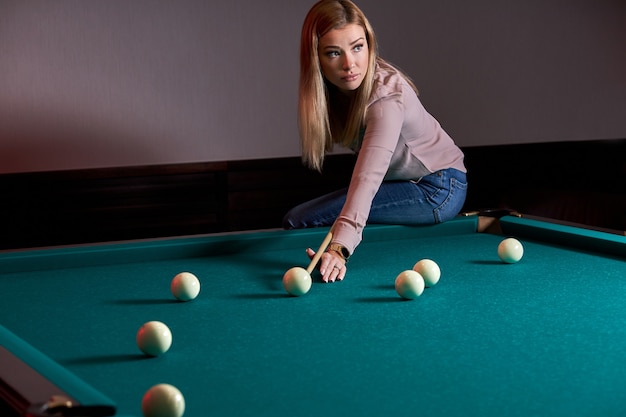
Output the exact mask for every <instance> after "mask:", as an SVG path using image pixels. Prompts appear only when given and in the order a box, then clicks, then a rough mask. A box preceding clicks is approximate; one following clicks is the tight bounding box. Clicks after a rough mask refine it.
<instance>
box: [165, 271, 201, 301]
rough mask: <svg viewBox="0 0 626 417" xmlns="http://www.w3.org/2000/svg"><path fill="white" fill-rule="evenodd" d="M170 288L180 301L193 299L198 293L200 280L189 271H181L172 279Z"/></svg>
mask: <svg viewBox="0 0 626 417" xmlns="http://www.w3.org/2000/svg"><path fill="white" fill-rule="evenodd" d="M170 290H171V291H172V294H173V295H174V297H176V299H178V300H180V301H189V300H193V299H194V298H196V297H197V296H198V294H199V293H200V281H199V280H198V277H196V276H195V275H194V274H192V273H191V272H181V273H180V274H177V275H176V276H175V277H174V279H172V282H171V284H170Z"/></svg>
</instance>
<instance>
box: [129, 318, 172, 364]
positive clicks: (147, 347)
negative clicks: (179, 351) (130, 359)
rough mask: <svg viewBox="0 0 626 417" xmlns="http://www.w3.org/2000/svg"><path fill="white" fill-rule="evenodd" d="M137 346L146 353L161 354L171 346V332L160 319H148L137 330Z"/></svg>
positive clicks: (150, 354)
mask: <svg viewBox="0 0 626 417" xmlns="http://www.w3.org/2000/svg"><path fill="white" fill-rule="evenodd" d="M137 346H138V347H139V349H140V350H141V351H142V352H143V353H145V354H146V355H149V356H161V355H162V354H164V353H165V352H167V351H168V350H169V348H170V346H172V332H171V331H170V329H169V327H167V325H165V324H164V323H162V322H160V321H149V322H147V323H144V324H143V325H142V326H141V327H140V328H139V330H138V331H137Z"/></svg>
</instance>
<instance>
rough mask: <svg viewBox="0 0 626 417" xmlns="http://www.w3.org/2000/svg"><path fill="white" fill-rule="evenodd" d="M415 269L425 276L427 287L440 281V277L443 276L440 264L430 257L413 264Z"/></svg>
mask: <svg viewBox="0 0 626 417" xmlns="http://www.w3.org/2000/svg"><path fill="white" fill-rule="evenodd" d="M413 270H414V271H415V272H417V273H418V274H420V275H421V276H422V278H424V284H425V285H426V286H427V287H432V286H433V285H435V284H436V283H438V282H439V278H440V277H441V269H439V265H437V263H436V262H435V261H433V260H430V259H422V260H421V261H418V262H417V263H416V264H415V265H414V266H413Z"/></svg>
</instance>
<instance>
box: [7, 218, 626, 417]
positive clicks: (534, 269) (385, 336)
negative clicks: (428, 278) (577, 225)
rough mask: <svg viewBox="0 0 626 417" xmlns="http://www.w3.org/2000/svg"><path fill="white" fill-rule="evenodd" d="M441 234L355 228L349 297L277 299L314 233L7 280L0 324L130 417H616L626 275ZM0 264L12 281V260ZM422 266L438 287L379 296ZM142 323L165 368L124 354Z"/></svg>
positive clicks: (314, 294) (615, 267) (570, 253)
mask: <svg viewBox="0 0 626 417" xmlns="http://www.w3.org/2000/svg"><path fill="white" fill-rule="evenodd" d="M450 223H451V224H450ZM441 226H442V227H437V226H435V227H429V228H404V227H373V228H368V229H367V230H366V235H365V240H364V242H363V243H362V245H361V246H360V247H359V250H358V251H357V252H356V253H355V255H354V257H353V260H351V262H350V264H349V275H348V277H347V279H346V281H344V282H342V283H336V284H332V285H327V284H322V283H320V282H318V281H317V280H315V282H314V285H313V288H312V289H311V291H310V292H309V293H308V294H306V295H305V296H303V297H300V298H295V297H289V296H287V295H286V294H285V292H284V290H283V288H282V284H281V277H282V274H283V273H284V272H285V271H286V270H287V269H288V268H290V267H291V266H294V265H301V266H306V263H307V259H306V256H305V254H304V249H305V247H306V246H313V247H315V246H317V245H319V242H320V241H321V239H322V238H323V236H324V234H325V231H324V230H318V231H306V232H299V233H287V232H271V233H269V234H262V233H255V234H250V235H241V236H224V237H221V238H216V239H223V240H224V241H225V242H230V243H228V244H227V245H225V246H227V247H228V248H229V249H228V250H223V249H219V250H218V249H217V248H218V247H219V245H216V242H215V241H214V239H209V240H210V241H204V242H203V245H204V249H202V250H200V248H199V247H197V246H196V247H194V248H193V249H194V250H193V251H190V252H188V253H192V254H193V257H186V256H184V254H185V251H182V252H180V253H178V254H176V255H175V256H174V254H172V255H171V256H168V255H167V250H164V249H166V248H167V246H168V243H167V241H163V242H160V244H159V245H158V246H159V247H160V249H159V250H160V251H163V250H164V252H161V255H160V257H159V258H157V259H162V260H155V259H154V258H149V257H148V258H147V260H146V261H141V256H134V257H133V258H132V259H130V258H125V257H123V256H122V257H120V255H119V253H118V254H117V255H115V256H110V257H109V261H108V262H103V261H106V259H107V256H109V255H107V256H104V257H102V256H100V257H99V259H98V260H97V261H96V262H93V261H92V260H90V261H89V262H87V263H88V264H91V266H82V267H80V268H69V267H65V266H67V265H65V266H64V267H63V268H57V269H47V268H46V269H40V268H30V269H31V270H30V271H26V272H18V271H15V270H14V272H5V273H2V274H0V287H1V288H2V291H3V293H4V294H5V297H4V299H3V302H2V304H1V306H0V320H1V321H0V323H1V324H2V325H4V326H5V327H7V328H8V329H11V331H13V332H14V333H16V334H17V335H18V336H20V337H21V338H23V339H24V340H25V341H26V342H28V343H30V344H32V345H33V346H36V347H37V348H38V349H40V350H41V351H43V352H45V354H46V355H48V356H50V357H51V358H52V359H54V360H56V361H57V362H58V363H59V364H60V365H62V366H64V367H66V368H67V369H69V370H70V371H72V372H73V373H75V374H76V375H77V376H78V377H80V378H82V379H84V380H85V381H88V382H89V383H90V384H91V385H92V386H94V387H95V388H96V389H98V390H100V391H102V392H103V393H105V394H106V395H107V396H108V397H110V398H112V399H113V400H114V401H115V402H116V403H117V405H118V407H119V413H120V414H121V415H132V416H140V415H141V411H140V402H141V397H142V395H143V393H144V392H145V391H146V390H147V389H148V388H149V387H150V386H151V385H153V384H156V383H160V382H167V383H171V384H173V385H176V386H177V387H178V388H179V389H180V390H181V391H182V392H183V394H184V395H185V397H186V401H187V412H186V414H185V415H186V416H207V415H229V416H274V417H276V416H316V417H317V416H346V415H355V416H356V415H358V416H384V415H390V416H391V415H393V416H416V415H425V416H467V415H475V416H503V415H506V416H573V415H576V416H598V415H602V416H621V415H624V413H625V412H626V396H625V395H624V391H625V389H626V361H625V360H624V352H626V301H625V300H626V297H625V294H626V262H625V261H624V259H623V258H620V257H616V256H613V255H611V256H605V255H603V254H602V253H594V252H591V251H588V250H578V249H570V248H567V247H562V246H556V245H552V244H545V243H544V242H543V241H542V240H533V239H531V238H528V239H526V240H522V242H523V243H524V246H525V255H524V258H523V259H522V260H521V261H520V262H519V263H517V264H513V265H507V264H503V263H501V262H500V261H499V260H498V258H497V254H496V248H497V245H498V243H499V242H500V240H501V239H502V236H497V235H490V234H483V233H475V232H474V229H475V220H474V219H460V220H458V221H456V220H455V221H454V222H449V224H446V225H441ZM266 236H269V237H271V239H269V242H271V244H267V245H259V242H264V241H266V239H265V237H266ZM577 239H583V240H584V237H579V238H577ZM191 240H192V241H193V239H191ZM177 242H178V243H180V241H177ZM190 242H191V241H188V242H187V243H188V244H189V243H190ZM174 243H175V242H170V243H169V244H170V245H173V246H171V247H176V245H175V244H174ZM145 244H146V243H145V242H144V243H141V245H145ZM207 244H209V246H206V245H207ZM131 246H132V245H131ZM192 246H193V245H191V246H189V247H188V248H187V250H190V249H189V248H191V247H192ZM98 248H100V249H101V248H102V246H98ZM111 248H112V247H109V249H111ZM207 248H209V249H210V250H207ZM92 249H94V248H92ZM196 250H198V251H196ZM71 251H73V252H72V256H74V257H89V256H90V255H87V252H81V251H80V250H78V251H77V250H76V249H71ZM129 251H131V252H132V248H131V247H126V249H125V250H124V251H122V252H123V253H126V254H127V253H129ZM29 252H30V253H31V254H33V253H35V252H31V251H29ZM43 252H45V251H43ZM43 252H38V253H36V255H37V256H39V258H33V259H39V261H37V262H41V259H42V258H41V256H42V255H43V254H44V253H43ZM144 252H145V251H144ZM111 253H115V251H114V252H111ZM150 253H153V252H151V251H150V250H148V251H147V254H148V255H149V254H150ZM26 255H27V253H22V254H21V255H20V257H21V258H24V257H25V256H26ZM144 256H147V255H146V253H144ZM6 257H7V258H6V259H7V263H6V265H11V268H14V267H15V265H16V264H15V254H6ZM422 258H430V259H433V260H435V261H436V262H437V263H438V264H439V265H440V267H441V270H442V277H441V280H440V282H439V284H437V286H435V287H434V288H430V289H427V290H426V291H425V292H424V294H423V295H422V297H420V298H419V299H416V300H413V301H403V300H401V299H400V298H399V297H398V295H397V294H396V293H395V290H394V285H393V282H394V279H395V277H396V275H397V274H398V273H400V272H401V271H402V270H404V269H410V268H411V267H412V266H413V264H414V263H415V262H416V261H418V260H419V259H422ZM120 259H122V260H123V261H124V262H123V263H118V261H119V260H120ZM20 262H23V261H20ZM33 262H35V261H33V260H32V259H31V264H32V263H33ZM46 262H48V261H46ZM77 262H79V261H78V260H77ZM80 262H82V261H80ZM2 265H3V258H2V256H0V267H2ZM38 269H39V270H38ZM183 270H187V271H191V272H194V273H195V274H196V275H197V276H198V277H199V278H200V280H201V282H202V290H201V293H200V295H199V297H198V299H196V300H194V301H192V302H188V303H180V302H176V301H174V300H173V298H172V296H171V294H170V293H169V283H170V280H171V278H172V277H173V276H174V275H175V274H176V273H178V272H181V271H183ZM314 278H315V277H314ZM149 320H161V321H163V322H165V323H167V324H168V325H169V326H170V328H171V330H172V333H173V337H174V342H173V345H172V348H171V350H170V351H169V352H168V353H167V354H165V355H164V356H162V357H158V358H145V357H144V356H143V355H141V354H140V352H139V350H138V349H137V347H136V345H135V333H136V331H137V329H138V328H139V326H141V324H142V323H143V322H145V321H149Z"/></svg>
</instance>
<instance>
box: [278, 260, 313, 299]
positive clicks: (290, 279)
mask: <svg viewBox="0 0 626 417" xmlns="http://www.w3.org/2000/svg"><path fill="white" fill-rule="evenodd" d="M311 284H312V282H311V274H309V273H308V272H307V270H306V269H304V268H300V267H298V266H296V267H293V268H291V269H290V270H288V271H287V272H285V275H283V287H285V290H286V291H287V292H288V293H289V294H291V295H295V296H296V297H299V296H301V295H304V294H306V293H307V292H309V290H310V289H311Z"/></svg>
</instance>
